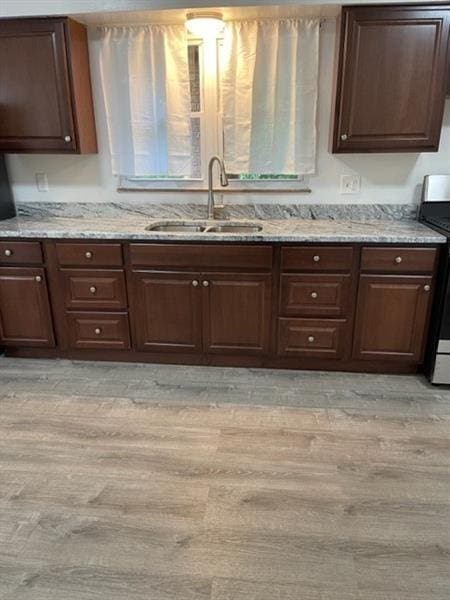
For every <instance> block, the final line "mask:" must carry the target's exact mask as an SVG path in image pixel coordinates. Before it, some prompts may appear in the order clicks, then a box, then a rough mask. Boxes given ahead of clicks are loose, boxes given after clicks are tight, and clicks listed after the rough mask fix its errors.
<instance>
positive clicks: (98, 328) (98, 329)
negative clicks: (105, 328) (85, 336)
mask: <svg viewBox="0 0 450 600" xmlns="http://www.w3.org/2000/svg"><path fill="white" fill-rule="evenodd" d="M101 332H102V330H101V329H100V327H96V328H95V329H94V333H95V335H100V334H101Z"/></svg>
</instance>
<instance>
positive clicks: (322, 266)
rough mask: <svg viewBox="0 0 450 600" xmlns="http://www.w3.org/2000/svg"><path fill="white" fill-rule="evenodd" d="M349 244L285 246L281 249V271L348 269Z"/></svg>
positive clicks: (349, 268) (350, 258)
mask: <svg viewBox="0 0 450 600" xmlns="http://www.w3.org/2000/svg"><path fill="white" fill-rule="evenodd" d="M352 262H353V248H352V247H351V246H297V247H296V246H285V247H284V248H282V249H281V270H282V271H350V270H351V268H352Z"/></svg>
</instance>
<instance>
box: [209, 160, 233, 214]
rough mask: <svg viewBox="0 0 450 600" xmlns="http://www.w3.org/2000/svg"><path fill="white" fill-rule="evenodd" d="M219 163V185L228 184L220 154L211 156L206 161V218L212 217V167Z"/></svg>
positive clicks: (224, 185)
mask: <svg viewBox="0 0 450 600" xmlns="http://www.w3.org/2000/svg"><path fill="white" fill-rule="evenodd" d="M216 162H217V164H218V165H219V177H220V185H221V186H222V187H226V186H227V185H228V176H227V172H226V170H225V164H224V162H223V159H222V158H221V157H220V156H213V157H212V158H211V159H210V160H209V163H208V219H214V179H213V167H214V163H216Z"/></svg>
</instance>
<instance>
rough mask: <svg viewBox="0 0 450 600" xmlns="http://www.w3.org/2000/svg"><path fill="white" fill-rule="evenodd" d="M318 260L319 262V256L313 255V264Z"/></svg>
mask: <svg viewBox="0 0 450 600" xmlns="http://www.w3.org/2000/svg"><path fill="white" fill-rule="evenodd" d="M319 260H320V256H319V255H318V254H315V255H314V256H313V261H314V262H319Z"/></svg>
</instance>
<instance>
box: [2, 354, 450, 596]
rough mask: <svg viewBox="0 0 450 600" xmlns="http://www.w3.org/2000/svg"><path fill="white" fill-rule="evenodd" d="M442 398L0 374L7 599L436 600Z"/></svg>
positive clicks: (148, 375)
mask: <svg viewBox="0 0 450 600" xmlns="http://www.w3.org/2000/svg"><path fill="white" fill-rule="evenodd" d="M449 597H450V389H448V388H441V387H436V388H433V387H432V386H430V385H429V384H428V383H427V382H426V381H425V379H424V378H422V377H420V376H379V375H364V374H345V373H341V374H337V373H312V372H300V371H297V372H295V371H270V370H258V369H221V368H213V367H208V368H202V367H178V366H161V365H158V366H155V365H134V364H131V365H127V364H112V363H82V362H70V361H46V360H20V359H5V358H3V359H1V358H0V599H1V600H144V599H145V600H354V599H357V600H444V599H445V600H448V598H449Z"/></svg>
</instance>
